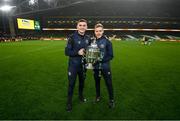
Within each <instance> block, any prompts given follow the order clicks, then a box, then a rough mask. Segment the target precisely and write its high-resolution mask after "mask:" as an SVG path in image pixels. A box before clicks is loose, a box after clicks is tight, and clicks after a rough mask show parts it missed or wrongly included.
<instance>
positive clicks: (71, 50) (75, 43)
mask: <svg viewBox="0 0 180 121" xmlns="http://www.w3.org/2000/svg"><path fill="white" fill-rule="evenodd" d="M86 30H87V21H86V20H85V19H80V20H79V21H78V22H77V31H75V32H74V33H73V34H72V35H70V36H69V37H68V41H67V46H66V48H65V55H66V56H69V64H68V80H69V85H68V98H67V106H66V110H67V111H68V112H69V111H71V110H72V96H73V90H74V86H75V81H76V77H77V75H78V77H79V100H80V101H81V102H86V99H85V98H84V96H83V88H84V81H85V68H84V63H83V56H84V55H85V48H86V47H87V46H88V45H89V43H90V37H89V36H88V35H86V34H85V32H86Z"/></svg>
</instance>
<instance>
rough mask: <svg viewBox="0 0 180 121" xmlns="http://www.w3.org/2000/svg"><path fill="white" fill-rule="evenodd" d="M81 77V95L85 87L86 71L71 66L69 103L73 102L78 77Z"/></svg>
mask: <svg viewBox="0 0 180 121" xmlns="http://www.w3.org/2000/svg"><path fill="white" fill-rule="evenodd" d="M77 76H78V78H79V97H82V96H83V88H84V80H85V76H84V72H83V69H81V68H75V67H69V68H68V80H69V84H68V103H72V96H73V90H74V87H75V82H76V78H77Z"/></svg>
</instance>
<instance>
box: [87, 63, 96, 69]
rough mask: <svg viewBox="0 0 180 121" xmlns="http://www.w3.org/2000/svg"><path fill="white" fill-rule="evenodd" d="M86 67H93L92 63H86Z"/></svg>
mask: <svg viewBox="0 0 180 121" xmlns="http://www.w3.org/2000/svg"><path fill="white" fill-rule="evenodd" d="M86 69H94V67H93V65H92V63H88V64H87V66H86Z"/></svg>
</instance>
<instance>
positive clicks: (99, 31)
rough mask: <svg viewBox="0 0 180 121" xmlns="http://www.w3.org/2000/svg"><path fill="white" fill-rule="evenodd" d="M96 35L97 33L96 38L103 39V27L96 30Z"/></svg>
mask: <svg viewBox="0 0 180 121" xmlns="http://www.w3.org/2000/svg"><path fill="white" fill-rule="evenodd" d="M94 33H95V36H96V38H101V37H102V35H103V33H104V30H103V28H102V27H97V28H95V30H94Z"/></svg>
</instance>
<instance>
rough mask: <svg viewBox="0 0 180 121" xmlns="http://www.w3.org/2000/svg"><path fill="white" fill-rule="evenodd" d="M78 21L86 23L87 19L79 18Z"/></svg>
mask: <svg viewBox="0 0 180 121" xmlns="http://www.w3.org/2000/svg"><path fill="white" fill-rule="evenodd" d="M80 22H85V23H86V24H87V20H86V19H79V20H78V21H77V24H79V23H80Z"/></svg>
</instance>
